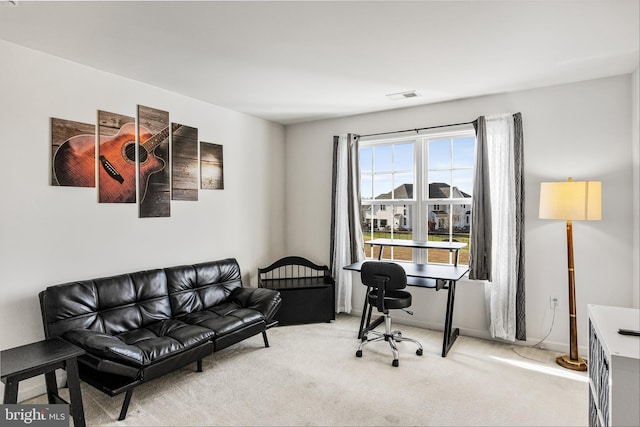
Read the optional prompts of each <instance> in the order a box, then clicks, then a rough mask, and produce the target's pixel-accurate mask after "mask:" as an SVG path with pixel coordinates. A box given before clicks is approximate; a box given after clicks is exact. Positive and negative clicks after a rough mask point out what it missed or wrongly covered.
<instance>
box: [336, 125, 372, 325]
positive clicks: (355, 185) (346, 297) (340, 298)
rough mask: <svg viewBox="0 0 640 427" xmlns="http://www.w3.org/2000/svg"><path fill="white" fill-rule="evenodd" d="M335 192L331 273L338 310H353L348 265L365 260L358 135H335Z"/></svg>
mask: <svg viewBox="0 0 640 427" xmlns="http://www.w3.org/2000/svg"><path fill="white" fill-rule="evenodd" d="M332 181H333V182H332V194H331V248H330V250H331V272H332V275H333V278H334V280H335V282H336V312H337V313H341V312H344V313H350V312H351V290H352V280H351V276H352V273H351V272H349V271H345V270H344V269H343V267H344V266H346V265H349V264H352V263H354V262H358V261H361V260H363V259H364V256H365V255H364V239H363V236H362V225H361V222H360V212H361V208H360V173H359V159H358V137H357V136H356V135H353V134H346V135H340V136H334V137H333V178H332Z"/></svg>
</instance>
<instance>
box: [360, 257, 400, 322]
mask: <svg viewBox="0 0 640 427" xmlns="http://www.w3.org/2000/svg"><path fill="white" fill-rule="evenodd" d="M360 278H361V280H362V283H363V284H364V285H365V286H371V287H372V288H376V289H377V290H378V292H377V294H378V295H377V298H376V308H377V309H378V311H380V312H383V313H385V314H386V313H387V308H386V307H385V304H384V296H385V293H386V291H387V290H389V289H403V288H405V287H406V286H407V273H405V271H404V269H403V268H402V267H400V266H399V265H398V264H395V263H393V262H382V261H367V262H365V263H363V264H362V268H361V269H360Z"/></svg>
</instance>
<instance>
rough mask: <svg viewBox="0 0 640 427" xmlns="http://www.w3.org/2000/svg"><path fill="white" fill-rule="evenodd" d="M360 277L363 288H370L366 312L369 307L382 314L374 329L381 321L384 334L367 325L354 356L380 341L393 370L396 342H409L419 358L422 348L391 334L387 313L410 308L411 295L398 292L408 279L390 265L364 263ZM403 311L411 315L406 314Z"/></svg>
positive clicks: (389, 317)
mask: <svg viewBox="0 0 640 427" xmlns="http://www.w3.org/2000/svg"><path fill="white" fill-rule="evenodd" d="M360 276H361V279H362V284H364V285H365V286H368V287H370V288H373V289H371V290H370V291H369V292H368V293H367V296H366V298H367V299H368V302H369V305H370V307H369V310H371V307H376V308H377V309H378V311H379V312H380V313H382V314H383V316H381V317H380V319H379V320H378V321H376V322H374V323H373V325H377V324H379V322H380V321H381V320H382V319H383V318H384V329H385V332H384V334H383V333H381V332H378V331H374V330H372V329H370V326H369V325H367V328H366V329H365V330H364V331H363V332H362V341H361V342H360V346H359V347H358V351H356V356H357V357H362V348H363V347H364V346H365V345H367V344H369V343H371V342H374V341H382V340H384V341H386V342H388V343H389V346H390V347H391V351H392V352H393V362H392V363H391V365H392V366H398V365H399V361H398V347H397V346H396V342H400V341H411V342H412V343H414V344H416V345H417V346H418V349H417V350H416V354H417V355H418V356H422V344H420V343H419V342H418V341H416V340H414V339H412V338H407V337H403V336H402V333H401V332H400V331H392V330H391V315H390V314H389V310H395V309H401V310H404V309H405V308H407V307H410V306H411V294H410V293H409V292H407V291H404V290H401V289H404V288H405V287H406V286H407V275H406V273H405V272H404V269H403V268H402V267H400V266H399V265H398V264H395V263H392V262H380V261H367V262H365V263H363V264H362V269H361V271H360ZM404 311H406V312H407V313H409V314H413V313H412V312H410V311H408V310H404ZM368 334H374V335H375V336H376V337H375V338H371V339H368V338H367V335H368Z"/></svg>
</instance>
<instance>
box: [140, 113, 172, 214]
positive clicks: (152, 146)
mask: <svg viewBox="0 0 640 427" xmlns="http://www.w3.org/2000/svg"><path fill="white" fill-rule="evenodd" d="M138 120H139V123H140V126H139V127H138V131H139V141H140V145H139V150H138V162H139V165H140V175H139V177H138V180H139V183H140V193H139V194H140V205H139V208H140V210H139V214H140V218H152V217H169V216H171V193H170V187H169V181H170V174H169V167H168V166H169V133H170V129H169V113H168V112H167V111H162V110H158V109H155V108H151V107H145V106H142V105H139V106H138Z"/></svg>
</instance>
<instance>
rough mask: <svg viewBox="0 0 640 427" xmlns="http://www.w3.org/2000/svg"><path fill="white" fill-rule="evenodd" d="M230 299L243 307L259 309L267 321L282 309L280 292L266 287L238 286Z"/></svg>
mask: <svg viewBox="0 0 640 427" xmlns="http://www.w3.org/2000/svg"><path fill="white" fill-rule="evenodd" d="M229 298H230V300H231V301H233V302H235V303H236V304H238V305H240V306H241V307H243V308H250V309H252V310H256V311H259V312H260V313H262V315H263V316H264V318H265V320H266V321H267V323H268V322H269V321H271V320H272V319H273V316H275V314H276V313H277V312H278V310H279V309H280V305H281V304H282V298H281V297H280V292H278V291H274V290H273V289H265V288H237V289H234V290H233V292H232V293H231V295H230V296H229Z"/></svg>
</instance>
